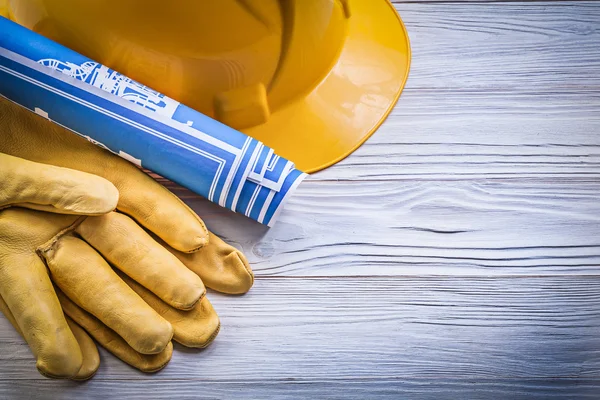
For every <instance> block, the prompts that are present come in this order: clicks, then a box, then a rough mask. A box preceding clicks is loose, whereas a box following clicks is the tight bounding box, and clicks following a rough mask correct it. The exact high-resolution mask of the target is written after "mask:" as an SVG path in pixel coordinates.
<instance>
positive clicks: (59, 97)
mask: <svg viewBox="0 0 600 400" xmlns="http://www.w3.org/2000/svg"><path fill="white" fill-rule="evenodd" d="M0 31H1V32H3V34H2V35H0V96H3V97H6V98H8V99H10V100H12V101H14V102H16V103H17V104H20V105H21V106H23V107H25V108H27V109H29V110H31V111H33V112H35V113H37V114H39V115H41V116H43V117H44V118H47V119H49V120H51V121H52V122H54V123H57V124H59V125H61V126H63V127H65V128H67V129H69V130H71V131H73V132H75V133H77V134H79V135H81V136H83V137H85V138H86V139H88V140H89V141H91V142H92V143H94V144H97V145H99V146H101V147H103V148H105V149H108V150H110V151H112V152H114V153H116V154H118V155H119V156H121V157H123V158H126V159H128V160H129V161H131V162H134V163H136V164H138V165H141V164H142V162H143V165H144V166H145V167H147V168H149V169H151V170H153V171H155V172H156V173H158V174H160V175H162V176H164V177H166V178H168V179H171V180H173V181H175V182H177V183H180V184H181V185H183V186H186V187H188V188H190V189H191V190H193V191H195V192H196V193H199V194H201V195H203V196H205V197H206V198H208V199H209V200H211V201H213V202H215V203H218V204H220V205H222V206H226V207H228V208H230V209H231V210H234V211H237V212H240V213H242V214H245V215H247V216H249V217H250V218H252V219H255V220H257V221H258V222H260V223H264V224H268V225H269V226H271V225H272V224H273V223H274V221H275V219H276V217H277V215H278V214H279V213H280V211H281V209H282V208H283V204H284V203H285V200H286V199H287V198H288V197H289V195H291V193H292V192H293V191H294V189H295V187H296V186H297V185H298V184H299V183H300V182H301V181H302V180H303V179H304V177H305V176H306V175H305V174H303V173H302V172H301V171H298V170H297V169H295V168H294V167H293V163H291V162H290V161H288V160H286V159H283V158H281V157H279V156H278V155H276V154H275V153H274V152H273V149H270V148H268V147H267V146H264V145H263V144H262V143H260V142H259V141H257V140H255V139H252V138H251V137H248V136H246V135H244V134H243V133H241V132H239V131H236V130H234V129H232V128H230V127H228V126H226V125H223V124H221V123H220V122H218V121H216V120H214V119H212V118H209V117H207V116H206V115H203V114H200V113H198V112H197V111H194V110H192V109H190V108H189V107H186V106H185V105H183V104H180V103H179V102H177V101H175V100H173V99H170V98H168V97H167V96H165V95H163V94H161V93H159V92H157V91H155V90H152V89H151V88H149V87H147V86H144V85H142V84H140V83H138V82H136V81H134V80H132V79H130V78H128V77H126V76H124V75H122V74H120V73H118V72H116V71H113V70H111V69H109V68H107V67H106V66H103V65H102V64H99V63H97V62H95V61H93V60H90V59H87V58H85V57H84V56H82V55H81V54H77V53H75V52H74V51H72V50H70V49H67V48H65V47H64V46H61V45H59V44H57V43H55V42H52V41H51V40H49V39H47V38H44V37H43V36H41V35H38V34H36V33H34V32H31V31H29V30H27V29H26V28H23V27H21V26H19V25H18V24H15V23H13V22H11V21H10V20H8V19H5V18H2V17H0Z"/></svg>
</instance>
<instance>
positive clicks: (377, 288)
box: [0, 0, 600, 400]
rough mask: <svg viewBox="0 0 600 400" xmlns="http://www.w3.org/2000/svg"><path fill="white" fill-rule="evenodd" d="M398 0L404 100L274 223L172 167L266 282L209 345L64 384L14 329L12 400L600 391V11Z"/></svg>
mask: <svg viewBox="0 0 600 400" xmlns="http://www.w3.org/2000/svg"><path fill="white" fill-rule="evenodd" d="M395 3H396V4H395V7H396V8H397V10H398V11H399V12H400V14H401V16H402V18H403V20H404V22H405V24H406V26H407V28H408V32H409V35H410V39H411V45H412V50H413V64H412V68H411V75H410V78H409V81H408V84H407V87H406V90H405V92H404V93H403V95H402V97H401V99H400V101H399V103H398V105H397V106H396V108H395V109H394V111H393V112H392V114H391V115H390V117H389V118H388V120H387V121H386V122H385V123H384V125H383V126H382V127H381V128H380V129H379V130H378V132H377V133H376V134H375V135H374V136H373V137H372V138H370V139H369V140H368V141H367V143H366V144H365V145H364V146H362V147H361V148H360V149H359V150H358V151H357V152H355V153H353V154H352V156H351V157H349V158H347V159H345V160H343V161H342V162H341V163H339V164H337V165H336V166H334V167H332V168H330V169H328V170H326V171H323V172H320V173H317V174H314V175H312V176H311V177H310V178H309V180H308V181H306V182H305V183H303V184H302V185H301V186H300V188H299V189H298V192H297V194H296V195H295V196H294V197H293V198H292V199H291V201H290V202H289V204H288V205H287V207H286V209H285V211H284V212H283V214H282V215H281V217H280V220H279V222H278V223H277V224H276V225H275V227H274V228H272V229H270V230H269V229H267V228H265V227H263V226H261V225H259V224H257V223H254V222H252V221H250V220H248V219H246V218H244V217H242V216H239V215H234V214H233V213H231V212H229V211H226V210H224V209H222V208H219V207H217V206H215V205H213V204H210V203H209V202H207V201H206V200H203V199H201V198H199V196H197V195H193V194H192V193H190V192H189V191H187V190H185V189H182V188H180V187H178V186H176V185H174V184H172V183H169V182H165V181H164V180H163V179H159V180H160V181H161V182H165V183H167V186H168V187H169V188H170V189H171V190H173V191H174V192H175V193H176V194H177V195H178V196H180V197H181V198H182V199H183V200H184V201H185V202H186V203H188V204H189V205H190V206H191V207H192V208H193V209H195V210H196V211H197V212H198V213H199V214H200V215H202V217H203V218H204V219H205V221H206V223H207V225H208V226H209V228H211V229H212V230H213V231H215V232H216V233H217V234H219V235H221V236H222V237H223V238H225V239H226V240H228V241H229V242H231V243H232V244H233V245H235V246H236V247H238V248H240V249H242V250H243V251H244V252H245V253H246V254H247V256H248V258H249V259H250V261H251V263H252V265H253V268H254V270H255V272H256V276H257V279H256V284H255V287H254V288H253V289H252V291H251V292H250V293H248V294H247V295H245V296H241V297H236V296H223V295H219V294H216V293H209V296H210V298H211V301H212V302H213V304H214V306H215V308H216V310H217V311H218V313H219V315H220V317H221V321H222V329H221V333H220V334H219V337H218V338H217V340H216V342H215V343H214V344H213V345H212V346H211V347H209V348H208V349H205V350H202V351H196V350H187V349H184V348H182V347H181V346H176V349H175V352H174V357H173V361H172V363H171V364H169V366H167V368H166V369H165V370H163V371H161V372H160V373H158V374H155V375H144V374H142V373H139V372H137V371H134V370H133V369H131V368H130V367H128V366H126V365H124V364H123V363H121V362H120V361H118V360H116V359H115V358H114V357H112V356H110V355H108V354H107V353H106V352H105V351H102V352H101V356H102V365H101V367H100V370H99V372H98V374H97V376H96V377H95V378H94V379H93V380H92V381H90V382H87V383H73V382H65V381H62V382H58V381H51V380H47V379H44V378H42V377H40V376H39V374H38V373H37V372H36V371H35V366H34V363H33V358H32V356H31V354H30V351H29V349H28V348H27V346H26V345H25V344H24V343H23V341H22V340H21V339H20V338H19V337H18V335H17V334H16V333H15V332H14V331H13V330H12V327H11V326H10V325H9V324H8V322H6V321H5V320H0V398H10V399H32V398H57V399H58V398H60V399H81V398H90V399H100V398H102V399H104V398H107V397H110V398H132V399H138V398H139V399H147V398H169V399H179V398H194V399H195V398H219V399H220V398H225V399H229V398H257V399H267V398H278V399H297V398H319V399H321V398H323V399H329V398H347V399H361V400H362V399H376V398H388V399H401V398H411V399H436V400H438V399H454V398H456V399H463V398H465V399H563V398H582V399H584V398H585V399H597V398H598V397H599V393H600V268H599V267H600V136H599V135H600V2H593V1H525V2H515V1H512V0H509V1H486V0H478V1H465V0H452V1H446V0H439V1H438V0H414V1H413V0H402V1H397V2H395Z"/></svg>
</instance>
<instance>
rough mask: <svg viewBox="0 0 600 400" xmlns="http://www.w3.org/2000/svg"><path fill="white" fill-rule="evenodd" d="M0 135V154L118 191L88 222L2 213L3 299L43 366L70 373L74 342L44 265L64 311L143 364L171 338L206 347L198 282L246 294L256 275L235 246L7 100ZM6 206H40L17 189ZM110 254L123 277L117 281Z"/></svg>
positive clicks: (131, 173)
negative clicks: (95, 179)
mask: <svg viewBox="0 0 600 400" xmlns="http://www.w3.org/2000/svg"><path fill="white" fill-rule="evenodd" d="M0 132H1V133H2V141H0V152H2V153H4V154H8V155H12V156H17V157H22V158H26V159H28V160H30V161H35V162H41V163H44V164H49V165H55V166H60V167H67V168H73V169H76V170H79V171H85V172H89V173H92V174H95V175H99V176H102V177H104V178H106V179H107V180H108V181H110V182H112V183H113V184H114V185H115V186H116V187H117V188H118V189H119V193H120V197H119V200H118V204H117V209H118V211H119V212H111V213H108V214H105V215H102V216H97V217H77V216H68V215H56V214H49V213H42V212H37V211H31V210H22V209H21V210H19V209H17V208H14V209H7V210H3V211H1V212H0V295H1V296H2V297H3V298H4V300H5V301H6V304H7V306H8V309H9V311H10V313H11V315H12V317H13V320H14V321H15V322H16V325H17V327H18V328H20V329H19V330H20V331H21V332H22V334H23V335H24V337H25V338H26V340H27V341H28V343H29V345H30V346H31V348H32V350H33V352H34V354H35V355H36V357H37V359H38V363H37V365H38V369H39V370H40V372H42V373H43V374H45V375H48V376H53V377H73V376H75V375H76V374H77V372H78V371H79V369H80V368H81V364H82V356H81V349H80V348H79V347H82V346H78V344H77V342H76V340H75V339H74V338H73V334H72V333H71V331H70V330H69V329H68V328H67V327H66V322H64V317H62V312H61V310H60V304H59V303H58V302H57V301H56V300H55V298H54V297H53V295H54V291H53V290H52V286H51V284H50V282H49V281H48V279H47V276H46V278H45V280H44V278H43V276H44V274H45V267H44V262H45V264H46V265H47V266H48V269H49V270H50V274H51V276H52V279H53V280H54V282H55V283H56V284H57V285H58V287H60V288H61V289H62V291H64V294H65V295H62V294H60V295H59V297H60V298H61V303H62V306H63V308H64V310H65V312H66V313H67V314H68V315H69V316H71V317H72V318H73V319H74V320H75V321H77V322H78V323H79V324H80V325H82V326H83V327H84V328H86V329H87V330H88V332H90V333H91V334H92V336H94V337H95V338H96V339H97V340H98V341H99V342H100V343H101V344H103V342H104V345H105V346H107V347H108V346H111V345H113V348H112V349H111V348H110V347H109V350H111V351H113V353H115V354H116V355H117V356H119V357H120V358H121V359H123V360H124V361H126V362H129V363H130V364H132V365H134V366H137V367H138V368H140V369H143V370H153V369H157V368H159V367H161V366H162V365H164V363H163V364H162V365H161V362H163V361H165V360H166V361H168V358H170V339H171V336H172V335H173V333H174V335H175V336H174V339H175V340H178V341H181V342H182V343H183V344H185V345H188V346H195V347H203V346H206V345H207V344H208V343H210V341H212V339H214V337H215V335H216V333H217V332H218V329H219V322H218V317H216V313H214V310H213V309H212V306H211V305H210V303H209V302H208V300H207V299H206V298H205V296H204V295H205V289H204V285H203V282H202V280H203V281H204V283H205V284H206V286H208V287H211V288H213V289H215V290H219V291H222V292H225V293H244V292H246V291H247V290H248V289H249V288H250V287H251V285H252V283H253V275H252V271H251V269H250V267H249V266H248V263H247V261H246V259H245V258H244V256H243V255H242V254H241V253H240V252H239V251H237V250H235V249H234V248H232V247H231V246H228V245H227V244H225V243H224V242H222V241H221V240H220V239H218V238H217V237H216V236H214V235H212V234H211V233H209V232H208V231H207V230H206V228H205V226H204V224H203V223H202V221H201V220H200V219H199V218H198V217H197V216H196V214H195V213H194V212H193V211H192V210H190V209H189V208H188V207H187V206H185V205H184V204H183V203H182V202H181V201H180V200H179V199H178V198H177V197H175V196H174V195H173V194H171V193H170V192H169V191H168V190H166V189H165V188H164V187H162V186H161V185H159V184H158V183H156V182H155V181H154V180H152V179H151V178H150V177H148V176H147V175H145V174H144V173H143V172H141V171H140V170H138V169H137V168H136V167H135V166H133V165H132V164H129V163H128V162H126V161H124V160H122V159H120V158H119V157H116V156H114V155H112V154H110V153H108V152H106V151H104V150H102V149H100V148H98V147H96V146H94V145H92V144H90V143H88V142H86V141H85V140H83V139H81V138H79V137H77V136H76V135H74V134H72V133H71V132H68V131H66V130H64V129H62V128H60V127H58V126H56V125H54V124H52V123H50V122H48V121H46V120H44V119H42V118H40V117H39V116H36V115H34V114H32V113H30V112H29V111H27V110H24V109H21V108H20V107H18V106H16V105H13V104H11V103H9V102H8V101H6V100H4V99H1V100H0ZM25 175H27V173H26V174H25ZM46 197H47V198H50V199H53V198H54V197H53V196H48V195H46ZM83 197H85V196H83ZM12 201H13V203H19V204H21V205H26V206H27V207H29V208H40V207H38V205H34V206H31V204H35V202H34V201H31V200H30V199H29V197H26V196H25V197H23V198H20V199H17V200H16V201H15V200H14V199H13V200H12ZM46 203H49V204H45V205H43V206H44V207H42V208H40V209H44V210H48V208H47V207H52V210H53V211H54V209H55V208H60V207H61V204H63V203H60V202H57V201H47V202H46ZM57 204H58V205H57ZM64 204H70V203H69V202H68V201H66V202H64ZM62 209H67V207H63V208H62ZM86 213H88V214H100V212H95V211H86ZM125 214H127V215H125ZM140 225H141V226H140ZM19 227H21V228H20V229H19ZM142 227H143V228H142ZM144 228H145V229H144ZM146 230H147V231H149V232H152V233H153V234H154V235H156V236H157V237H158V238H160V241H161V243H160V244H159V243H158V242H157V241H155V240H154V239H153V237H151V236H150V235H149V234H148V233H147V232H146ZM107 261H108V262H110V263H111V264H113V265H114V266H116V267H117V268H118V269H119V270H120V271H121V274H122V275H123V273H124V274H125V275H126V276H127V277H125V275H123V277H122V278H121V277H119V276H118V275H117V273H116V272H114V271H113V270H112V269H111V267H110V266H109V265H108V263H107ZM23 266H26V268H24V267H23ZM199 277H201V278H202V279H200V278H199ZM36 285H37V286H36ZM32 292H35V294H34V295H32V294H31V293H32ZM141 298H143V299H144V300H146V302H144V301H142V300H141ZM148 304H150V306H152V307H150V306H148ZM159 314H160V315H159ZM161 315H162V316H161ZM60 317H62V319H63V321H61V318H60ZM115 338H121V339H122V340H121V341H119V340H115ZM107 343H108V344H107ZM121 345H122V346H121ZM140 353H142V354H140ZM140 357H141V361H140ZM144 357H145V358H144ZM152 357H154V359H151V360H148V358H152ZM136 364H137V365H136Z"/></svg>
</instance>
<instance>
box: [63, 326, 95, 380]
mask: <svg viewBox="0 0 600 400" xmlns="http://www.w3.org/2000/svg"><path fill="white" fill-rule="evenodd" d="M66 320H67V324H69V328H71V332H73V335H74V336H75V339H77V343H79V348H80V349H81V355H82V356H83V363H82V364H81V368H80V369H79V371H78V372H77V375H75V376H73V377H71V379H73V380H76V381H85V380H88V379H90V378H91V377H92V376H94V375H95V374H96V372H97V371H98V368H99V367H100V355H99V354H98V348H97V347H96V344H95V343H94V341H93V340H92V338H91V337H90V336H89V335H88V334H87V333H86V332H85V331H84V330H83V328H81V327H80V326H79V325H77V323H75V321H73V320H72V319H71V318H69V317H68V316H66Z"/></svg>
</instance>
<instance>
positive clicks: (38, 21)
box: [0, 0, 410, 172]
mask: <svg viewBox="0 0 600 400" xmlns="http://www.w3.org/2000/svg"><path fill="white" fill-rule="evenodd" d="M2 2H6V0H0V3H2ZM0 8H2V4H0ZM7 9H8V14H9V17H10V18H11V19H13V20H15V21H16V22H18V23H20V24H22V25H24V26H26V27H28V28H30V29H32V30H34V31H36V32H38V33H41V34H43V35H45V36H47V37H49V38H51V39H53V40H55V41H57V42H59V43H61V44H63V45H65V46H67V47H70V48H72V49H73V50H75V51H78V52H80V53H81V54H83V55H85V56H87V57H89V58H92V59H94V60H96V61H98V62H100V63H102V64H105V65H107V66H108V67H110V68H113V69H115V70H117V71H119V72H121V73H123V74H125V75H127V76H129V77H130V78H132V79H134V80H137V81H139V82H141V83H143V84H144V85H147V86H149V87H151V88H153V89H155V90H157V91H159V92H162V93H164V94H165V95H167V96H169V97H172V98H174V99H176V100H178V101H180V102H182V103H184V104H186V105H188V106H190V107H192V108H194V109H196V110H198V111H200V112H202V113H204V114H206V115H208V116H211V117H213V118H216V119H218V120H220V121H221V122H223V123H225V124H227V125H230V126H232V127H233V128H236V129H239V130H242V131H243V132H245V133H246V134H248V135H250V136H252V137H254V138H256V139H258V140H260V141H262V142H264V143H265V144H266V145H268V146H270V147H272V148H273V149H274V150H275V152H276V153H277V154H279V155H281V156H283V157H285V158H288V159H290V160H292V161H294V162H295V163H296V166H297V167H298V168H299V169H302V170H304V171H306V172H314V171H318V170H320V169H322V168H325V167H327V166H330V165H332V164H334V163H335V162H337V161H339V160H341V159H343V158H344V157H346V156H347V155H348V154H350V153H351V152H352V151H354V150H355V149H356V148H358V147H359V146H360V145H361V144H362V143H363V142H364V141H365V140H366V139H367V138H368V137H369V136H370V135H371V134H372V133H373V132H374V131H375V130H376V129H377V127H378V126H379V125H380V124H381V123H382V122H383V120H384V119H385V117H386V116H387V115H388V113H389V112H390V111H391V109H392V108H393V106H394V104H395V103H396V101H397V100H398V97H399V96H400V92H401V91H402V88H403V86H404V84H405V82H406V79H407V76H408V70H409V65H410V46H409V42H408V35H407V33H406V30H405V28H404V25H403V24H402V21H401V19H400V17H399V16H398V14H397V13H396V11H395V10H394V8H393V6H392V4H391V3H390V2H389V1H388V0H219V1H214V0H173V1H170V2H165V1H164V0H127V1H122V0H86V1H81V0H8V7H7Z"/></svg>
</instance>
